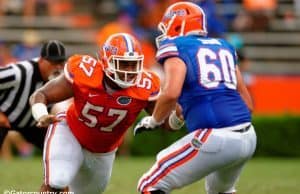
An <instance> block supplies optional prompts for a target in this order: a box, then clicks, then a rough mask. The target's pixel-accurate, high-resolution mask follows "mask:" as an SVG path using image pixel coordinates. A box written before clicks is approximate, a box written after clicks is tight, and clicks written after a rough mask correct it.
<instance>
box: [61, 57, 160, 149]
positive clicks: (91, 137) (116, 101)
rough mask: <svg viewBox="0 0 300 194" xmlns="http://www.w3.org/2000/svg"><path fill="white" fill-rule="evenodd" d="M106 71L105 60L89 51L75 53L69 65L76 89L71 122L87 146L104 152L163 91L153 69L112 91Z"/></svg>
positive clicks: (68, 72)
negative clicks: (131, 84)
mask: <svg viewBox="0 0 300 194" xmlns="http://www.w3.org/2000/svg"><path fill="white" fill-rule="evenodd" d="M104 75H105V74H104V71H103V69H102V64H101V63H100V62H98V61H97V60H96V59H94V58H92V57H90V56H88V55H74V56H72V57H70V59H69V60H68V62H67V63H66V66H65V77H66V78H67V79H68V80H69V81H70V83H72V87H73V91H74V102H73V103H72V104H71V106H70V107H69V109H68V111H67V122H68V125H69V127H70V129H71V131H72V132H73V134H74V135H75V137H76V138H77V140H78V141H79V143H80V144H81V145H82V146H83V147H84V148H86V149H88V150H89V151H92V152H102V153H103V152H109V151H112V150H114V149H116V148H117V147H118V146H119V145H120V144H121V143H122V140H123V137H124V134H125V132H126V130H127V129H128V128H129V127H130V126H131V125H132V124H133V122H134V121H135V119H136V117H137V116H138V114H139V113H140V112H141V110H142V109H143V108H145V107H146V106H147V105H148V103H149V101H152V100H155V99H156V98H157V97H158V95H159V92H160V81H159V78H158V77H157V76H156V75H155V74H154V73H152V72H143V75H142V79H141V81H140V83H139V84H138V85H137V86H134V87H129V88H126V89H121V90H117V91H115V92H113V93H112V94H109V93H108V92H106V90H105V88H104V86H103V78H104Z"/></svg>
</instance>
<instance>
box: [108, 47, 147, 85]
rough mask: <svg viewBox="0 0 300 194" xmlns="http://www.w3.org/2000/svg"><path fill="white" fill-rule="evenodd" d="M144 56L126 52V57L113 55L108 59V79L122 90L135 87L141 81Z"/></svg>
mask: <svg viewBox="0 0 300 194" xmlns="http://www.w3.org/2000/svg"><path fill="white" fill-rule="evenodd" d="M143 61H144V56H143V55H139V54H138V53H136V52H125V53H124V56H119V55H111V56H110V58H108V59H107V64H108V68H106V69H105V73H106V75H107V77H109V78H110V79H111V80H112V81H114V82H115V83H116V84H117V85H118V86H120V87H121V88H128V87H131V86H135V85H136V84H137V83H138V82H139V81H140V79H141V76H142V71H143Z"/></svg>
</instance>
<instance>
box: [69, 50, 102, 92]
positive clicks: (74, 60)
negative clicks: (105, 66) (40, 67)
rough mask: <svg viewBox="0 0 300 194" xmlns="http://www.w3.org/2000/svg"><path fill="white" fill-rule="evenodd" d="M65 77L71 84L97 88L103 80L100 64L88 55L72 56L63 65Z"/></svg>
mask: <svg viewBox="0 0 300 194" xmlns="http://www.w3.org/2000/svg"><path fill="white" fill-rule="evenodd" d="M64 74H65V77H66V78H67V80H68V81H69V82H71V83H72V84H77V85H88V86H90V87H99V84H101V83H102V82H101V80H102V79H103V70H102V64H101V63H100V62H99V61H98V60H96V59H95V58H93V57H91V56H89V55H73V56H71V57H70V58H69V59H68V61H67V62H66V64H65V67H64Z"/></svg>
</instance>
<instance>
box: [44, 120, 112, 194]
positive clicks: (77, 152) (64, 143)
mask: <svg viewBox="0 0 300 194" xmlns="http://www.w3.org/2000/svg"><path fill="white" fill-rule="evenodd" d="M115 152H116V151H113V152H109V153H91V152H89V151H88V150H85V149H84V148H82V147H81V145H80V144H79V143H78V141H77V139H76V138H75V137H74V135H73V134H72V132H71V131H70V129H69V127H68V125H67V124H66V122H65V120H64V121H62V122H59V123H55V124H53V125H50V127H49V129H48V133H47V136H46V139H45V146H44V153H43V161H44V181H45V184H47V185H50V186H51V187H53V188H57V189H62V188H65V187H66V186H69V189H70V191H72V192H74V193H75V194H87V193H88V194H99V193H102V192H103V191H104V190H105V188H106V185H107V183H108V181H109V179H110V177H111V172H112V166H113V162H114V159H115Z"/></svg>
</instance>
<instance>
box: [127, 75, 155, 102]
mask: <svg viewBox="0 0 300 194" xmlns="http://www.w3.org/2000/svg"><path fill="white" fill-rule="evenodd" d="M127 92H128V95H129V96H131V97H132V98H136V99H140V100H147V101H154V100H156V99H157V98H158V96H159V94H160V79H159V77H158V76H157V75H156V74H155V73H154V72H150V71H144V72H143V74H142V78H141V81H140V82H139V83H138V84H137V85H136V86H135V87H131V88H129V89H128V91H127Z"/></svg>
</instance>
